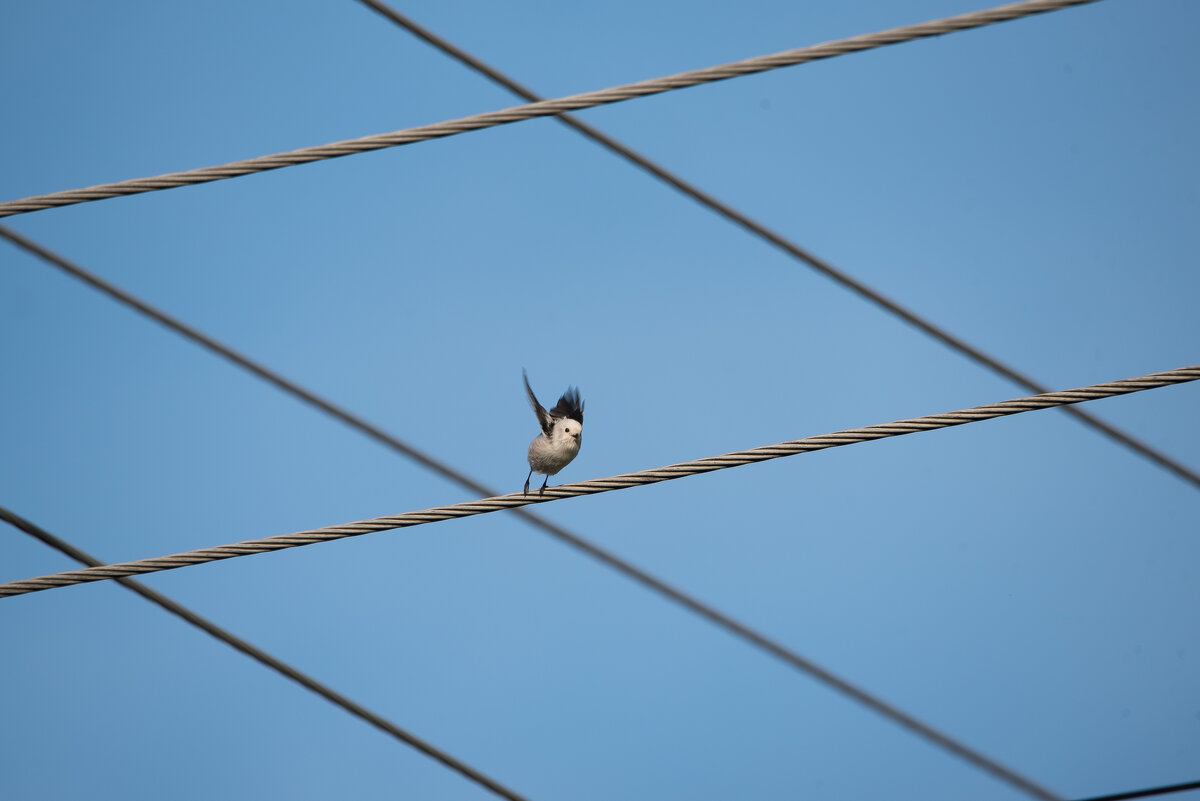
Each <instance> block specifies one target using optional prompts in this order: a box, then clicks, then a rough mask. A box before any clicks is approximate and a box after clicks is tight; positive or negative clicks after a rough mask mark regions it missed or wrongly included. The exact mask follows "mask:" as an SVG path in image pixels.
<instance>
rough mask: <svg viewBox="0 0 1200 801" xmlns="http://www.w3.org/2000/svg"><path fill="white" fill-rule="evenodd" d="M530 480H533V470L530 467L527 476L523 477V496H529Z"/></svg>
mask: <svg viewBox="0 0 1200 801" xmlns="http://www.w3.org/2000/svg"><path fill="white" fill-rule="evenodd" d="M531 478H533V468H532V467H531V468H529V475H527V476H525V489H524V490H523V493H524V494H525V495H528V494H529V479H531Z"/></svg>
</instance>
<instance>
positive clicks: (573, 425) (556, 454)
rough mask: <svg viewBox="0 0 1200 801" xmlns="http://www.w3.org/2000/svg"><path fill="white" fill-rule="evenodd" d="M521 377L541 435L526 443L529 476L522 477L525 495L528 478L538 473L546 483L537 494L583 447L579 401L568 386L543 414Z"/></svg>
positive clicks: (573, 389)
mask: <svg viewBox="0 0 1200 801" xmlns="http://www.w3.org/2000/svg"><path fill="white" fill-rule="evenodd" d="M522 378H524V380H525V393H526V394H527V395H529V405H530V406H532V407H533V413H534V414H535V415H537V419H538V425H540V426H541V427H542V433H540V434H538V435H537V436H536V437H535V438H534V440H533V442H531V443H529V475H528V476H526V477H525V493H526V494H528V492H529V479H530V478H532V477H533V474H534V473H542V474H544V475H545V476H546V480H545V481H543V482H542V488H541V489H540V490H538V494H539V495H540V494H541V493H543V492H545V491H546V482H547V481H549V480H550V476H552V475H555V474H556V473H558V471H559V470H562V469H563V468H564V467H566V466H567V465H569V464H570V463H571V460H572V459H574V458H575V457H576V456H577V455H578V454H579V447H580V445H582V444H583V401H582V400H581V399H580V397H579V390H577V389H575V387H571V388H569V389H568V390H567V391H566V392H564V393H563V394H562V397H561V398H559V399H558V403H557V404H555V406H554V408H553V409H551V410H550V411H546V409H545V407H544V406H542V404H540V403H538V399H537V396H536V395H534V394H533V388H532V387H530V386H529V376H527V375H525V374H524V371H522Z"/></svg>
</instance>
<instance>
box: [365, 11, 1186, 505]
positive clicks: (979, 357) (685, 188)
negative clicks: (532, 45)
mask: <svg viewBox="0 0 1200 801" xmlns="http://www.w3.org/2000/svg"><path fill="white" fill-rule="evenodd" d="M357 2H358V3H360V4H362V5H364V6H366V7H367V8H370V9H371V10H372V11H375V12H376V13H378V14H380V15H381V16H383V17H385V18H386V19H388V20H390V21H391V22H393V23H395V24H396V25H398V26H400V27H401V28H404V29H405V30H406V31H408V32H409V33H411V34H413V35H414V36H416V37H417V38H419V39H421V40H422V41H424V42H426V43H427V44H430V45H432V46H433V47H435V48H437V49H438V50H440V51H441V52H442V53H444V54H446V55H448V56H450V57H451V58H453V59H455V60H457V61H459V62H460V63H462V64H464V65H466V66H468V67H470V68H471V69H473V70H475V71H476V72H478V73H479V74H481V75H483V76H484V77H486V78H488V79H489V80H491V81H493V82H494V83H497V84H499V85H500V86H503V87H504V88H505V89H508V90H509V91H510V92H512V93H513V94H515V95H517V96H519V97H521V98H522V99H524V100H527V101H529V102H530V103H537V102H541V101H542V100H543V99H544V98H542V97H541V96H540V95H538V94H537V93H535V92H533V91H532V90H530V89H528V88H527V87H525V86H522V85H521V84H520V83H518V82H517V81H515V80H513V79H512V78H510V77H509V76H507V75H505V74H504V73H502V72H500V71H499V70H497V69H496V68H495V67H492V66H491V65H489V64H485V63H484V62H483V61H480V60H479V59H478V58H476V57H474V56H472V55H471V54H470V53H467V52H466V51H465V50H462V49H461V48H459V47H456V46H455V45H453V44H451V43H450V42H448V41H446V40H445V39H443V38H442V37H440V36H438V35H437V34H435V33H434V32H433V31H430V30H429V29H428V28H425V27H422V26H421V25H419V24H417V23H416V22H415V21H413V20H412V19H410V18H408V17H406V16H404V15H403V14H401V13H400V12H399V11H396V10H395V9H394V8H391V7H390V6H388V5H387V4H385V3H382V2H379V0H357ZM556 119H557V120H558V121H559V122H561V123H562V124H563V125H566V126H567V127H568V128H571V129H573V130H575V131H577V132H578V133H581V134H583V135H584V136H586V137H587V138H589V139H591V140H592V141H594V142H596V143H597V144H599V145H601V146H602V147H605V148H607V149H608V150H610V151H611V152H613V153H615V154H617V155H618V156H620V157H622V158H624V159H625V160H627V161H629V162H630V163H632V164H634V165H635V166H637V167H640V168H642V169H643V170H645V171H646V172H648V173H649V174H650V175H653V176H654V177H655V178H658V179H659V180H661V181H663V182H664V183H666V184H667V185H669V186H671V187H673V188H675V189H676V190H678V191H679V192H680V193H682V194H683V195H685V196H687V197H690V198H691V199H692V200H695V201H696V202H697V203H699V204H700V205H702V206H704V207H706V208H708V209H709V210H711V211H715V212H716V213H717V214H719V215H720V216H722V217H724V218H725V219H727V220H729V221H730V222H732V223H735V224H736V225H739V226H741V227H742V228H743V229H744V230H746V231H748V232H750V233H751V234H753V235H755V236H757V237H758V238H760V239H762V240H764V241H765V242H767V243H769V244H771V245H774V246H775V247H777V248H779V249H780V250H782V251H783V252H784V253H786V254H788V255H789V256H791V257H792V258H794V259H797V260H799V261H801V262H804V263H805V264H807V265H809V266H810V267H812V268H813V269H814V270H816V271H817V272H819V273H822V274H823V275H825V276H826V277H828V278H831V279H833V280H834V281H835V282H837V283H839V284H841V285H842V286H843V287H845V288H846V289H849V290H850V291H851V292H854V293H855V294H857V295H858V296H859V297H861V298H864V299H865V300H867V301H870V302H871V303H874V304H875V305H876V306H879V307H880V308H882V309H883V310H884V311H887V312H890V313H891V314H894V315H895V316H897V317H899V318H900V319H901V320H903V321H904V322H906V323H908V324H909V325H911V326H914V327H915V328H917V329H919V330H921V331H923V332H925V333H926V334H928V335H929V336H931V337H933V338H934V339H936V340H938V341H939V342H941V343H942V344H943V345H946V346H948V347H949V348H951V349H952V350H956V351H958V352H959V353H961V354H962V355H964V356H966V357H967V358H968V359H971V360H972V361H974V362H976V363H977V364H981V365H983V366H984V367H986V368H988V369H989V370H991V371H992V372H994V373H996V374H998V375H1001V376H1004V377H1005V378H1007V379H1009V380H1010V381H1012V382H1013V383H1014V384H1017V385H1018V386H1021V387H1024V388H1025V389H1027V390H1029V391H1030V392H1035V393H1043V392H1049V391H1050V388H1049V387H1048V386H1046V385H1044V384H1040V383H1038V382H1037V381H1034V380H1033V379H1032V378H1030V377H1029V376H1027V375H1025V374H1023V373H1021V372H1018V371H1017V370H1016V369H1014V368H1012V367H1009V366H1008V365H1006V364H1004V363H1003V362H1001V361H1000V360H999V359H997V358H995V357H994V356H991V355H989V354H987V353H984V352H983V351H981V350H979V349H978V348H976V347H974V346H973V345H970V344H968V343H967V342H966V341H965V340H962V339H960V338H958V337H956V336H955V335H954V334H951V333H950V332H949V331H946V330H945V329H943V328H941V327H939V326H936V325H934V324H933V323H931V322H929V321H928V320H926V319H924V318H922V317H921V316H919V315H918V314H916V313H915V312H913V311H911V310H909V309H907V308H905V307H904V306H902V305H900V304H899V303H897V302H896V301H894V300H892V299H891V298H889V297H887V296H886V295H884V294H883V293H881V292H879V291H878V290H876V289H873V288H872V287H870V286H868V285H866V284H864V283H862V282H861V281H859V280H858V279H856V278H854V277H852V276H850V275H849V274H848V273H845V272H843V271H841V270H839V269H838V268H836V267H834V266H833V265H832V264H830V263H829V262H827V261H825V260H824V259H821V258H819V257H818V256H816V255H815V254H813V253H810V252H809V251H807V250H805V249H804V248H802V247H800V246H799V245H797V244H796V243H795V242H792V241H791V240H789V239H787V238H786V237H785V236H783V235H782V234H780V233H778V232H776V231H773V230H771V229H770V228H768V227H767V226H766V225H764V224H762V223H761V222H759V221H758V220H755V219H753V218H752V217H750V216H748V215H747V214H744V213H743V212H741V211H738V210H737V209H735V208H733V207H732V206H730V205H729V204H727V203H724V202H722V201H720V200H718V199H717V198H715V197H713V196H712V195H710V194H708V193H707V192H705V191H704V190H702V189H700V188H699V187H697V186H695V185H694V184H691V183H689V182H687V181H685V180H684V179H683V178H680V177H679V176H678V175H676V174H675V173H673V172H671V171H670V170H668V169H667V168H666V167H664V166H662V165H661V164H658V163H656V162H654V161H652V160H651V159H649V158H648V157H646V156H645V155H643V154H641V153H639V152H637V151H636V150H634V149H633V148H631V147H629V146H628V145H626V144H624V143H622V142H619V141H617V140H616V139H613V138H612V137H610V136H609V135H607V134H605V133H603V132H601V131H600V130H598V129H596V128H593V127H592V126H590V125H588V124H587V123H584V122H581V121H579V120H578V119H576V118H575V117H574V116H572V115H570V114H561V115H559V116H558V117H556ZM1063 411H1064V412H1066V413H1067V414H1069V415H1071V416H1073V417H1074V418H1075V419H1076V420H1079V421H1080V422H1082V423H1084V424H1085V425H1088V426H1091V427H1092V428H1093V429H1094V430H1096V431H1097V432H1099V433H1101V434H1103V435H1104V436H1106V437H1109V438H1110V439H1112V440H1114V441H1115V442H1117V443H1118V444H1120V445H1124V446H1125V447H1126V448H1129V449H1130V450H1132V451H1133V452H1134V453H1137V454H1138V455H1140V456H1143V457H1145V458H1147V459H1149V460H1150V461H1152V462H1154V463H1155V464H1157V465H1159V466H1160V467H1163V468H1166V469H1167V470H1169V471H1171V472H1172V473H1174V474H1175V475H1176V476H1178V477H1179V478H1182V479H1183V480H1184V481H1188V482H1190V483H1191V484H1192V485H1193V486H1195V487H1196V488H1197V489H1200V472H1196V471H1194V470H1192V469H1190V468H1189V467H1187V466H1186V465H1184V464H1183V463H1181V462H1178V461H1176V460H1175V459H1172V458H1171V457H1170V456H1167V455H1166V454H1165V453H1162V452H1161V451H1158V450H1156V449H1154V448H1152V447H1150V446H1149V445H1147V444H1146V443H1144V442H1142V441H1140V440H1138V439H1136V438H1135V437H1132V436H1130V435H1129V434H1127V433H1126V432H1124V431H1121V430H1120V429H1119V428H1117V427H1115V426H1113V425H1111V424H1109V423H1106V422H1104V421H1103V420H1101V419H1100V418H1098V417H1095V416H1093V415H1092V414H1090V413H1088V412H1085V411H1084V410H1082V409H1076V408H1074V407H1072V406H1068V407H1066V408H1064V409H1063Z"/></svg>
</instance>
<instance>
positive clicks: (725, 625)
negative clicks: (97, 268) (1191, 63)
mask: <svg viewBox="0 0 1200 801" xmlns="http://www.w3.org/2000/svg"><path fill="white" fill-rule="evenodd" d="M0 237H4V238H7V239H8V240H9V241H11V242H12V243H13V244H15V245H17V246H19V247H22V248H24V249H26V250H27V251H29V252H30V253H32V254H34V255H36V256H38V257H39V258H41V259H43V260H44V261H46V262H47V263H48V264H50V265H52V266H54V267H57V268H59V269H61V270H62V271H63V272H65V273H67V274H68V275H70V276H72V277H74V278H77V279H79V280H81V281H83V282H85V283H87V284H89V285H90V286H92V287H94V288H95V289H97V290H99V291H101V292H103V293H104V294H107V295H108V296H109V297H111V298H112V299H113V300H116V301H117V302H119V303H122V304H124V305H126V306H128V307H130V308H132V309H134V310H135V311H137V312H139V313H141V314H143V315H145V316H147V317H149V318H150V319H152V320H154V321H155V322H157V323H159V324H161V325H163V326H164V327H166V328H168V329H170V330H172V331H175V332H176V333H178V334H180V335H182V336H183V337H185V338H187V339H189V340H191V341H193V342H195V343H196V344H198V345H200V346H202V347H204V348H206V349H207V350H209V351H210V352H212V353H214V354H216V355H217V356H220V357H222V358H224V359H226V360H228V361H230V362H232V363H233V364H235V365H237V366H239V367H242V368H243V369H246V370H248V371H249V372H251V373H253V374H255V375H257V376H259V377H260V378H262V379H263V380H265V381H267V382H269V383H270V384H272V385H274V386H275V387H277V388H279V389H280V390H282V391H283V392H285V393H288V394H290V395H292V396H293V397H295V398H297V399H299V400H301V401H304V402H305V403H309V404H311V405H313V406H314V407H316V408H318V409H320V410H322V411H324V412H326V413H327V414H329V415H330V416H332V417H334V418H336V419H338V420H341V421H342V422H343V423H345V424H346V425H348V426H350V427H351V428H354V429H355V430H357V431H359V432H361V433H363V434H365V435H367V436H368V437H370V438H372V439H374V440H375V441H377V442H379V443H381V444H383V445H386V446H387V447H389V448H392V449H393V450H395V451H397V452H399V453H401V454H403V455H405V456H407V457H409V458H411V459H413V460H414V461H416V462H418V463H419V464H421V465H423V466H425V467H427V468H428V469H430V470H432V471H434V472H436V473H438V474H439V475H441V476H443V477H444V478H447V479H449V480H450V481H453V482H454V483H456V484H458V485H459V486H462V487H465V488H467V489H470V490H471V491H473V492H478V493H479V494H480V495H482V496H494V495H496V494H497V493H496V492H495V491H494V490H492V489H489V488H488V487H486V486H484V485H483V484H481V483H480V482H478V481H476V480H474V479H472V478H471V477H469V476H467V475H465V474H464V473H461V472H459V471H457V470H455V469H454V468H452V467H450V466H448V465H446V464H444V463H442V462H440V461H438V460H436V459H434V458H433V457H431V456H429V455H428V454H426V453H423V452H421V451H420V450H418V449H416V448H414V447H413V446H411V445H409V444H407V443H405V442H403V441H401V440H400V439H398V438H397V437H395V436H393V435H391V434H389V433H387V432H386V431H384V430H383V429H381V428H379V427H377V426H374V425H372V424H370V423H368V422H367V421H365V420H363V419H361V418H359V417H357V416H355V415H353V414H351V413H350V412H348V411H346V410H345V409H342V408H341V407H339V406H337V405H335V404H333V403H332V402H330V401H328V400H326V399H324V398H322V397H320V396H318V395H316V394H314V393H312V392H310V391H308V390H306V389H304V388H303V387H301V386H299V385H297V384H295V383H293V382H292V381H289V380H288V379H286V378H284V377H283V376H281V375H279V374H278V373H275V372H273V371H272V370H270V369H268V368H267V367H265V366H263V365H261V364H258V363H257V362H254V361H252V360H251V359H249V358H247V357H246V356H243V355H242V354H240V353H238V352H236V351H234V350H233V349H232V348H230V347H228V346H226V345H224V344H222V343H220V342H218V341H217V340H215V339H213V338H212V337H209V336H207V335H205V334H203V333H201V332H200V331H198V330H196V329H194V328H191V327H190V326H188V325H186V324H184V323H182V322H180V321H179V320H176V319H175V318H173V317H171V316H170V315H168V314H166V313H165V312H162V311H160V310H158V309H156V308H154V307H153V306H151V305H149V304H148V303H146V302H144V301H142V300H140V299H139V298H136V297H134V296H133V295H131V294H130V293H128V292H126V291H124V290H122V289H120V288H118V287H116V286H114V285H113V284H111V283H109V282H108V281H105V280H103V279H102V278H100V277H99V276H96V275H93V274H92V273H90V272H88V271H86V270H84V269H83V268H82V267H80V266H79V265H77V264H74V263H73V262H70V261H68V260H67V259H65V258H63V257H62V256H59V255H58V254H56V253H53V252H52V251H50V250H48V249H47V248H44V247H42V246H41V245H39V244H37V243H36V242H33V241H32V240H30V239H28V238H26V237H24V236H21V235H19V234H17V233H16V232H14V231H11V230H9V229H7V228H6V227H4V226H0ZM513 513H514V514H516V515H518V516H519V517H521V518H522V519H524V520H525V521H526V522H528V523H529V524H531V525H533V526H535V527H537V528H539V529H541V530H542V531H543V532H545V533H546V534H549V535H550V536H552V537H554V538H555V539H557V540H559V541H560V542H563V543H565V544H567V545H569V546H571V547H572V548H575V549H576V550H578V551H580V552H582V553H584V554H587V555H588V556H590V557H592V558H594V559H596V560H597V561H599V562H600V563H601V564H603V565H605V566H607V567H610V568H612V569H613V570H616V571H617V572H619V573H621V574H622V575H624V576H625V577H627V578H629V579H631V580H633V581H634V582H636V583H638V584H640V585H642V586H643V587H645V588H646V589H648V590H651V591H652V592H655V593H657V594H659V595H661V596H662V597H664V598H666V599H667V600H669V601H672V602H674V603H677V604H679V605H680V606H682V607H683V608H685V609H687V610H688V611H690V612H692V613H694V614H696V615H698V616H700V617H702V618H704V619H705V620H707V621H708V622H710V623H712V624H713V625H715V626H717V627H719V628H721V629H723V630H724V631H726V632H727V633H729V634H732V635H733V636H734V637H736V638H738V639H740V640H742V641H743V642H745V643H747V644H749V645H751V646H753V647H755V648H758V649H760V650H762V651H764V652H766V653H768V654H770V655H771V656H774V657H776V658H777V659H779V660H781V661H783V662H784V663H785V664H787V665H788V666H790V667H792V668H794V669H796V670H798V671H800V672H802V673H805V674H807V675H808V676H810V677H811V678H814V679H816V680H817V681H819V682H821V683H823V684H825V685H826V686H827V687H829V688H831V689H833V690H835V691H836V692H839V693H841V694H843V695H845V696H846V697H848V698H850V699H851V700H853V701H856V702H858V703H859V704H862V705H863V706H865V707H867V708H868V709H870V710H872V711H874V712H876V713H878V714H879V715H881V716H883V717H885V718H887V719H889V720H890V721H892V722H893V723H895V724H896V725H898V726H900V727H901V728H904V729H906V730H908V731H909V732H910V733H912V734H914V735H916V736H918V737H921V738H922V739H924V740H926V741H927V742H929V743H931V744H933V745H935V746H938V747H939V748H942V749H943V750H945V751H947V752H948V753H950V754H951V755H953V756H956V757H958V758H960V759H962V760H964V761H965V762H967V763H969V764H971V765H973V766H974V767H976V768H978V769H980V770H982V771H984V772H986V773H988V774H990V775H992V776H993V777H994V778H997V779H999V780H1000V781H1003V782H1005V783H1007V784H1009V785H1011V786H1012V787H1015V788H1016V789H1018V790H1020V791H1021V792H1024V793H1026V794H1028V795H1031V796H1033V797H1034V798H1041V799H1055V798H1056V796H1054V795H1053V794H1052V793H1050V792H1049V791H1047V790H1045V789H1044V788H1042V787H1041V786H1039V785H1037V784H1036V783H1034V782H1033V781H1031V780H1029V779H1027V778H1025V777H1024V776H1022V775H1020V774H1018V773H1016V772H1015V771H1013V770H1011V769H1009V768H1007V767H1005V766H1004V765H1002V764H1000V763H999V762H997V761H995V760H993V759H991V758H990V757H988V756H986V755H985V754H982V753H980V752H978V751H976V750H974V749H972V748H970V747H969V746H967V745H966V744H964V743H961V742H959V741H958V740H956V739H954V738H953V737H950V736H949V735H946V734H943V733H942V732H940V731H938V730H937V729H934V728H933V727H932V726H929V725H928V724H926V723H924V722H922V721H920V720H918V719H917V718H915V717H913V716H912V715H909V714H908V713H906V712H904V711H903V710H901V709H899V708H898V707H895V706H893V705H891V704H889V703H887V702H886V701H884V700H883V699H881V698H878V697H876V696H874V695H872V694H871V693H868V692H867V691H866V690H863V689H862V688H860V687H858V686H856V685H854V684H852V683H851V682H849V681H847V680H846V679H843V678H841V677H840V676H838V675H837V674H835V673H833V672H831V671H829V670H827V669H825V668H823V667H821V666H820V665H818V664H817V663H815V662H813V661H812V660H810V659H807V658H805V657H803V656H801V655H800V654H798V653H796V652H795V651H792V650H791V649H789V648H787V647H786V646H784V645H783V644H782V643H779V642H777V641H775V640H772V639H771V638H769V637H767V636H766V635H764V634H762V633H761V632H759V631H756V630H755V629H753V628H751V627H750V626H748V625H746V624H744V623H742V622H740V621H738V620H736V619H735V618H732V617H730V616H729V615H726V614H724V613H723V612H721V611H719V610H717V609H716V608H714V607H712V606H709V605H708V604H705V603H704V602H702V601H700V600H699V599H697V598H695V597H693V596H691V595H689V594H687V593H685V592H684V591H682V590H680V589H679V588H677V587H675V586H673V585H671V584H669V583H667V582H666V581H664V580H663V579H660V578H658V577H657V576H655V575H653V574H651V573H649V572H647V571H645V570H643V569H642V568H640V567H638V566H636V565H634V564H632V563H630V562H627V561H625V560H624V559H622V558H620V557H618V556H616V555H615V554H613V553H610V552H609V551H606V550H604V549H603V548H601V547H600V546H599V545H597V544H595V543H593V542H591V541H590V540H587V539H585V538H584V537H582V536H580V535H578V534H575V533H573V532H571V531H569V530H567V529H566V528H563V527H562V526H560V525H558V524H555V523H551V522H550V521H548V520H546V519H545V518H542V517H539V516H537V515H535V514H533V513H532V512H530V511H528V510H527V509H521V508H516V509H513Z"/></svg>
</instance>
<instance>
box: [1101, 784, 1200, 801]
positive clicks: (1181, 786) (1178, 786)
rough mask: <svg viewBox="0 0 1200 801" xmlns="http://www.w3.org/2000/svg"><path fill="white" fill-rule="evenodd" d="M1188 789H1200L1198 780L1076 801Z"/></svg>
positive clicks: (1120, 800)
mask: <svg viewBox="0 0 1200 801" xmlns="http://www.w3.org/2000/svg"><path fill="white" fill-rule="evenodd" d="M1188 790H1200V782H1185V783H1183V784H1168V785H1166V786H1164V787H1148V788H1146V789H1145V790H1131V791H1129V792H1127V793H1115V794H1113V795H1097V796H1093V797H1092V798H1081V799H1079V800H1078V801H1126V799H1130V798H1150V797H1151V796H1155V795H1168V794H1170V793H1184V792H1187V791H1188Z"/></svg>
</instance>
